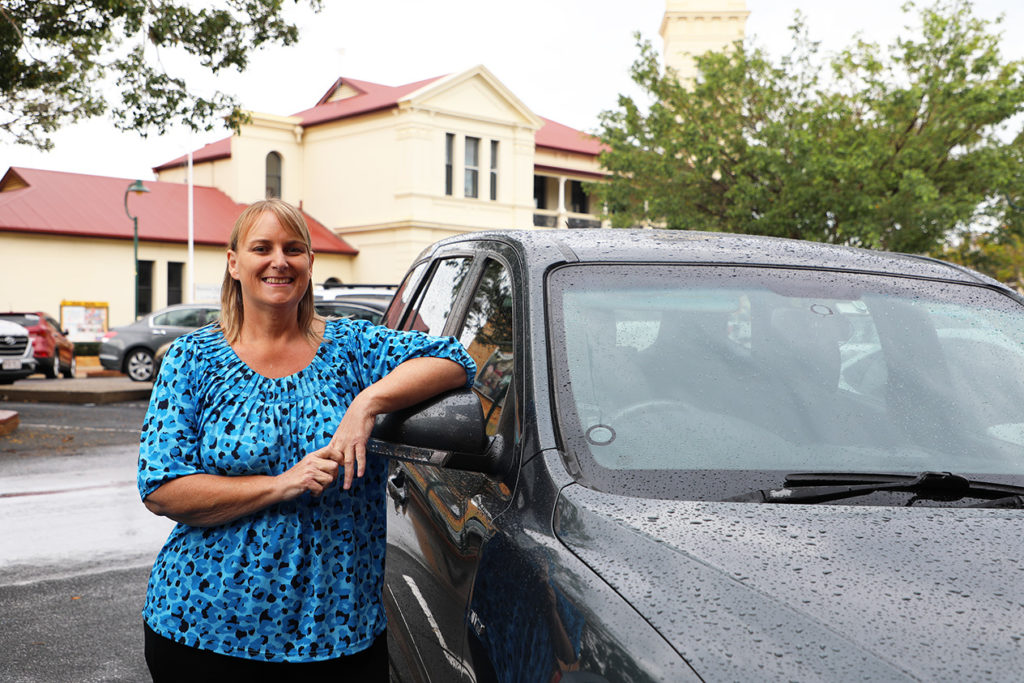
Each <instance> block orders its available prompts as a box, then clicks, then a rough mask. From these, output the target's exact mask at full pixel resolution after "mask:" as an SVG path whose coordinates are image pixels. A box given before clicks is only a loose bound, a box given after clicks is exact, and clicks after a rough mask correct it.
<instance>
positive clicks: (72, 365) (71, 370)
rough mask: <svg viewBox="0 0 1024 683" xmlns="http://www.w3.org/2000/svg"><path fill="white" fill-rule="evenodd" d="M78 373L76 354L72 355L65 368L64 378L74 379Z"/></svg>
mask: <svg viewBox="0 0 1024 683" xmlns="http://www.w3.org/2000/svg"><path fill="white" fill-rule="evenodd" d="M77 371H78V359H77V358H75V354H73V353H72V354H71V360H70V361H68V366H67V367H66V368H64V377H66V378H67V379H74V378H75V373H76V372H77Z"/></svg>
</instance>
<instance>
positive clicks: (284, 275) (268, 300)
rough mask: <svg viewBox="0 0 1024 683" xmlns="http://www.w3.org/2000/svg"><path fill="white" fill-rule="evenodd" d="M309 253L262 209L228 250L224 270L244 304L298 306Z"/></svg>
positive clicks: (310, 259)
mask: <svg viewBox="0 0 1024 683" xmlns="http://www.w3.org/2000/svg"><path fill="white" fill-rule="evenodd" d="M312 268H313V254H312V253H311V252H310V250H309V249H308V248H307V247H306V243H305V242H303V241H302V240H301V239H300V238H299V237H298V236H297V235H295V234H293V233H291V232H290V231H288V230H287V229H286V228H285V227H284V226H283V225H281V223H280V221H278V220H277V216H276V215H274V213H273V212H272V211H264V212H263V213H262V214H261V215H260V217H259V219H258V220H257V221H256V223H255V224H254V225H253V226H252V228H250V229H249V231H248V232H246V233H245V234H243V235H242V238H241V239H240V240H239V242H238V250H237V251H235V250H231V249H229V250H228V272H229V273H231V277H233V278H235V279H236V280H238V282H239V284H240V285H241V287H242V301H243V303H244V305H245V306H247V307H248V306H251V305H256V306H260V305H266V306H290V305H298V303H299V301H301V300H302V297H303V296H304V295H305V293H306V290H307V288H308V287H309V281H310V277H312Z"/></svg>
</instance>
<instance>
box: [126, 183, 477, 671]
mask: <svg viewBox="0 0 1024 683" xmlns="http://www.w3.org/2000/svg"><path fill="white" fill-rule="evenodd" d="M312 265H313V253H312V248H311V242H310V236H309V231H308V229H307V227H306V224H305V221H304V219H303V217H302V214H301V213H299V212H298V211H297V210H296V209H295V208H294V207H292V206H290V205H288V204H286V203H284V202H282V201H279V200H268V201H263V202H258V203H256V204H254V205H252V206H251V207H249V208H247V209H246V210H245V211H244V212H243V213H242V215H241V216H240V217H239V218H238V220H237V221H236V223H235V226H234V230H233V231H232V233H231V238H230V242H229V245H228V252H227V269H226V272H225V275H224V284H223V287H222V290H221V320H220V323H219V324H214V325H208V326H206V327H203V328H200V329H198V330H196V331H194V332H192V333H190V334H187V335H185V336H183V337H180V338H179V339H178V340H177V341H175V343H174V345H173V346H172V347H171V349H170V350H169V351H168V352H167V354H166V356H165V359H164V362H163V366H162V367H161V370H160V375H159V377H158V379H157V381H156V384H155V386H154V388H153V395H152V398H151V401H150V405H149V411H148V413H147V415H146V419H145V421H144V423H143V429H142V441H141V447H140V456H139V471H138V485H139V491H140V494H141V495H142V498H143V501H144V503H145V505H146V507H147V508H149V509H150V510H151V511H152V512H154V513H156V514H158V515H164V516H167V517H170V518H171V519H173V520H175V521H176V522H178V524H177V526H176V527H175V528H174V530H173V531H172V532H171V534H170V536H169V538H168V540H167V543H166V544H165V545H164V547H163V549H162V550H161V552H160V554H159V556H158V557H157V559H156V562H155V564H154V566H153V571H152V574H151V576H150V581H149V589H148V591H147V595H146V606H145V609H144V610H143V616H144V618H145V622H146V625H145V632H146V660H147V663H148V664H149V667H150V671H151V673H152V674H153V679H154V681H158V682H159V681H179V680H186V679H187V680H190V681H195V680H206V679H207V678H209V679H211V680H213V679H217V680H221V679H222V677H223V676H229V678H227V680H234V679H237V677H238V676H240V675H256V676H260V677H264V676H266V677H271V676H272V677H274V678H275V679H278V680H282V679H291V678H292V677H294V676H298V675H302V676H303V677H304V678H306V679H310V680H318V679H319V677H320V676H321V675H322V676H323V677H324V678H327V677H333V678H332V680H342V679H341V678H338V677H339V676H341V675H346V676H353V678H352V680H385V679H386V676H387V650H386V647H387V645H386V636H385V635H384V628H385V623H386V621H385V615H384V609H383V604H382V592H383V578H384V574H383V567H384V548H385V541H384V527H385V513H386V509H385V502H384V501H385V497H384V488H385V479H386V472H387V462H386V461H385V460H383V459H380V458H371V459H369V460H367V458H366V454H365V444H366V441H367V439H368V438H369V435H370V430H371V429H372V427H373V424H374V418H375V417H376V415H378V414H380V413H385V412H391V411H393V410H397V409H399V408H403V407H406V406H409V405H413V404H415V403H418V402H420V401H423V400H425V399H427V398H429V397H430V396H433V395H435V394H437V393H440V392H442V391H445V390H448V389H453V388H456V387H459V386H463V385H467V384H468V383H469V382H470V381H471V378H472V377H473V374H474V367H473V361H472V360H471V359H470V358H469V356H468V355H467V354H466V353H465V351H464V350H463V349H462V347H461V346H460V345H459V344H458V342H456V341H455V340H454V339H452V338H447V339H440V338H436V337H429V336H427V335H424V334H421V333H407V332H396V331H393V330H388V329H385V328H382V327H375V326H373V325H370V324H369V323H366V322H365V321H352V320H328V321H325V320H324V319H322V318H320V317H318V316H316V315H315V312H314V309H313V288H312V280H311V270H312ZM282 669H284V672H283V673H282V671H281V670H282ZM311 676H312V678H310V677H311ZM345 680H347V679H345Z"/></svg>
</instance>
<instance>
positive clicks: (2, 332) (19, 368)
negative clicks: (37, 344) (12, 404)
mask: <svg viewBox="0 0 1024 683" xmlns="http://www.w3.org/2000/svg"><path fill="white" fill-rule="evenodd" d="M35 371H36V359H35V357H34V356H33V349H32V343H31V341H30V340H29V333H28V330H26V329H25V328H24V327H22V326H21V325H18V324H16V323H12V322H7V321H6V320H0V384H10V383H11V382H13V381H14V380H16V379H22V378H24V377H28V376H29V375H31V374H32V373H33V372H35Z"/></svg>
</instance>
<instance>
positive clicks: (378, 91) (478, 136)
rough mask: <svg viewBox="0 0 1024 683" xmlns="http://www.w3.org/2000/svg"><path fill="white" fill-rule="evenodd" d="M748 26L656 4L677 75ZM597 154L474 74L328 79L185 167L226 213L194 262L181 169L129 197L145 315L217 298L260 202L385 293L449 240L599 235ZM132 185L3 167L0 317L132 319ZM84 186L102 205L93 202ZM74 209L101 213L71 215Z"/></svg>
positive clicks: (731, 15) (727, 4)
mask: <svg viewBox="0 0 1024 683" xmlns="http://www.w3.org/2000/svg"><path fill="white" fill-rule="evenodd" d="M747 14H748V13H747V11H746V3H745V1H744V0H667V1H666V11H665V15H664V19H663V22H662V25H661V35H662V37H663V39H664V53H665V59H666V62H667V63H668V64H669V65H671V66H673V67H674V68H676V70H677V71H679V72H680V73H681V74H683V77H686V74H687V73H690V72H689V71H687V68H689V67H687V66H686V64H687V62H686V60H687V59H690V55H693V54H700V53H703V52H705V51H706V50H709V49H723V48H725V47H727V46H728V45H730V44H731V43H732V42H734V41H735V40H738V39H741V38H742V37H743V31H744V26H745V21H746V17H747ZM600 151H601V146H600V143H599V142H598V141H597V140H596V139H594V138H592V137H590V136H587V135H585V134H583V133H581V132H580V131H577V130H574V129H572V128H570V127H568V126H564V125H562V124H559V123H556V122H554V121H551V120H548V119H545V118H543V117H542V116H540V115H538V114H537V113H536V112H534V111H533V110H532V109H531V108H530V107H529V106H528V105H527V104H526V103H524V102H522V101H521V100H520V99H519V98H518V97H517V96H516V95H515V94H514V93H513V92H511V91H510V90H509V89H508V88H507V87H506V86H505V85H504V84H503V83H502V82H501V81H500V80H499V79H498V78H497V77H496V76H495V75H494V74H492V73H491V72H490V71H489V70H488V69H487V68H486V67H484V66H476V67H473V68H470V69H467V70H465V71H462V72H460V73H455V74H449V75H447V76H441V77H437V78H432V79H427V80H424V81H418V82H415V83H409V84H405V85H401V86H386V85H380V84H375V83H369V82H366V81H360V80H356V79H349V78H340V79H338V80H336V81H335V82H334V83H332V84H331V85H330V87H329V88H328V89H327V91H326V92H325V94H324V96H323V97H322V98H321V99H320V100H319V101H318V102H316V103H315V104H314V105H313V106H312V107H310V108H309V109H306V110H303V111H300V112H297V113H295V114H291V115H283V114H282V113H280V112H277V113H255V112H254V113H252V118H251V121H250V123H248V124H247V125H245V126H244V127H243V128H242V129H241V131H240V132H239V133H238V134H236V135H232V136H230V137H227V138H224V139H222V140H220V141H218V142H215V143H212V144H210V145H207V146H205V147H203V148H201V149H199V150H196V151H195V152H194V153H193V154H192V155H191V156H192V174H193V183H194V185H195V187H196V197H199V196H200V195H202V196H203V197H204V199H203V200H202V206H204V207H206V208H205V209H203V210H205V211H208V210H209V207H211V206H213V205H216V206H220V207H221V209H219V211H220V213H218V214H216V215H217V217H216V218H214V214H213V213H207V214H206V216H205V217H203V216H200V215H198V214H197V215H196V216H195V223H196V228H197V229H198V230H200V231H201V232H202V234H203V235H204V236H205V237H204V239H203V240H201V241H200V242H199V243H198V244H197V246H196V248H195V249H194V250H193V256H192V257H191V258H189V257H187V256H186V247H185V234H186V221H187V212H186V208H185V207H186V200H185V194H184V192H181V190H183V187H184V183H185V182H186V178H187V173H188V163H187V162H188V160H187V159H186V158H185V157H182V158H180V159H175V160H171V161H169V162H167V163H163V164H161V165H159V166H157V167H156V168H155V169H154V171H155V173H156V174H157V177H158V180H157V181H156V182H155V183H153V182H149V181H147V185H150V187H151V188H153V190H159V191H158V192H154V193H153V194H150V195H147V196H143V197H140V198H138V199H136V198H134V197H133V198H132V200H131V202H132V204H131V205H132V207H135V208H133V209H132V210H133V211H134V212H136V213H137V215H139V216H140V222H139V226H140V230H139V232H140V241H139V260H140V261H141V262H143V263H144V265H145V267H146V268H147V269H148V272H149V276H150V277H149V282H148V285H147V290H146V292H145V296H147V297H148V300H147V301H148V305H149V307H150V308H154V309H155V308H160V307H162V306H163V305H166V304H167V303H171V302H173V301H176V300H185V301H188V300H190V299H192V298H195V299H197V300H208V299H210V298H211V297H212V296H213V295H215V293H216V290H217V287H218V286H219V283H220V280H221V278H222V276H223V247H222V246H220V245H222V244H223V240H224V238H225V237H226V227H230V226H229V225H228V226H224V225H220V223H222V222H224V221H225V220H227V219H226V218H225V216H228V214H231V213H234V215H237V212H238V211H240V210H241V208H242V207H244V205H246V204H248V203H251V202H253V201H255V200H258V199H261V198H263V197H265V196H267V195H268V194H271V195H274V196H281V197H282V198H284V199H286V200H288V201H290V202H292V203H294V204H296V205H299V206H300V207H302V209H303V210H304V211H305V213H306V214H307V216H308V217H309V218H310V220H311V221H312V222H313V223H315V224H316V225H317V226H319V227H318V228H317V230H318V231H319V230H320V228H322V229H323V231H322V233H318V234H319V237H318V238H317V239H318V240H319V246H318V247H317V260H316V263H315V265H314V276H315V278H316V281H317V282H322V281H324V280H326V279H327V278H329V277H330V278H336V279H338V280H341V281H343V282H349V283H394V282H396V281H397V280H398V279H399V278H400V277H401V275H402V274H403V273H404V272H405V270H406V268H407V266H408V265H409V263H410V262H411V261H412V259H413V258H414V257H415V256H416V255H417V254H418V253H419V251H420V250H421V249H422V248H424V247H425V246H427V245H429V244H430V243H432V242H434V241H436V240H437V239H440V238H442V237H446V236H449V235H452V234H457V233H460V232H466V231H474V230H485V229H492V228H521V229H535V228H552V229H572V228H577V227H598V226H600V225H601V221H600V214H601V207H597V206H594V205H593V203H592V202H591V201H590V199H589V198H588V197H587V196H586V193H585V192H584V183H586V182H591V181H600V180H601V179H602V178H603V177H604V172H603V171H602V169H601V167H600V163H599V154H600ZM67 175H69V176H70V175H75V174H67ZM101 181H106V182H101ZM130 182H131V181H130V180H126V179H119V178H101V177H98V176H77V177H76V178H64V177H57V176H56V175H46V173H45V172H34V171H33V170H32V169H9V170H8V172H7V174H5V175H4V176H3V179H2V180H0V251H2V252H3V253H4V254H11V253H17V254H25V255H26V256H25V257H24V258H22V259H20V260H19V261H18V265H17V267H15V268H6V269H3V270H0V303H2V306H0V307H4V308H11V309H20V310H43V311H47V312H51V313H52V314H54V315H59V311H60V306H61V302H63V301H68V300H82V299H87V300H89V301H100V302H107V303H109V323H110V324H111V325H119V324H124V323H126V322H129V321H130V320H131V319H132V316H133V310H132V304H131V302H132V300H133V298H134V297H133V291H132V288H133V285H132V283H133V281H134V270H133V258H132V250H133V243H132V236H131V223H130V220H129V218H128V217H127V216H126V214H125V210H124V205H123V193H124V190H123V188H124V187H127V186H128V185H129V184H130ZM96 183H100V184H101V185H102V186H103V189H102V191H100V190H98V189H89V188H92V187H93V186H94V185H95V184H96ZM58 187H59V188H61V189H59V190H58V189H55V188H58ZM175 188H177V189H178V191H179V192H178V193H176V192H175V191H174V189H175ZM48 193H49V194H48ZM69 193H72V194H69ZM157 196H160V197H162V198H164V199H163V201H161V202H156V201H155V199H156V197H157ZM172 197H176V199H171V198H172ZM69 198H71V199H72V200H73V201H69ZM76 202H77V204H76ZM166 202H172V204H167V203H166ZM69 203H70V204H72V206H70V207H69V208H67V210H64V211H56V210H54V209H55V208H56V207H64V206H67V205H68V204H69ZM101 204H102V210H100V205H101ZM85 205H89V206H92V207H95V208H96V213H95V215H92V214H91V213H90V214H89V215H85V214H83V213H82V211H81V210H80V207H81V206H85ZM40 206H45V207H47V209H46V215H45V219H44V217H43V216H42V214H41V209H38V208H37V207H40ZM157 207H159V208H157ZM196 207H197V211H199V210H200V202H199V201H198V200H197V203H196ZM232 220H233V219H232ZM157 226H159V229H156V228H157ZM221 233H224V234H221ZM38 273H45V276H44V277H38V276H35V275H37V274H38ZM26 281H31V282H32V286H31V287H26V286H25V285H24V283H25V282H26ZM182 281H184V282H192V283H194V287H192V288H191V289H192V290H193V291H194V292H195V294H193V293H192V291H189V288H187V287H186V288H185V290H184V291H182V284H181V282H182ZM144 308H145V307H144Z"/></svg>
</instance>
